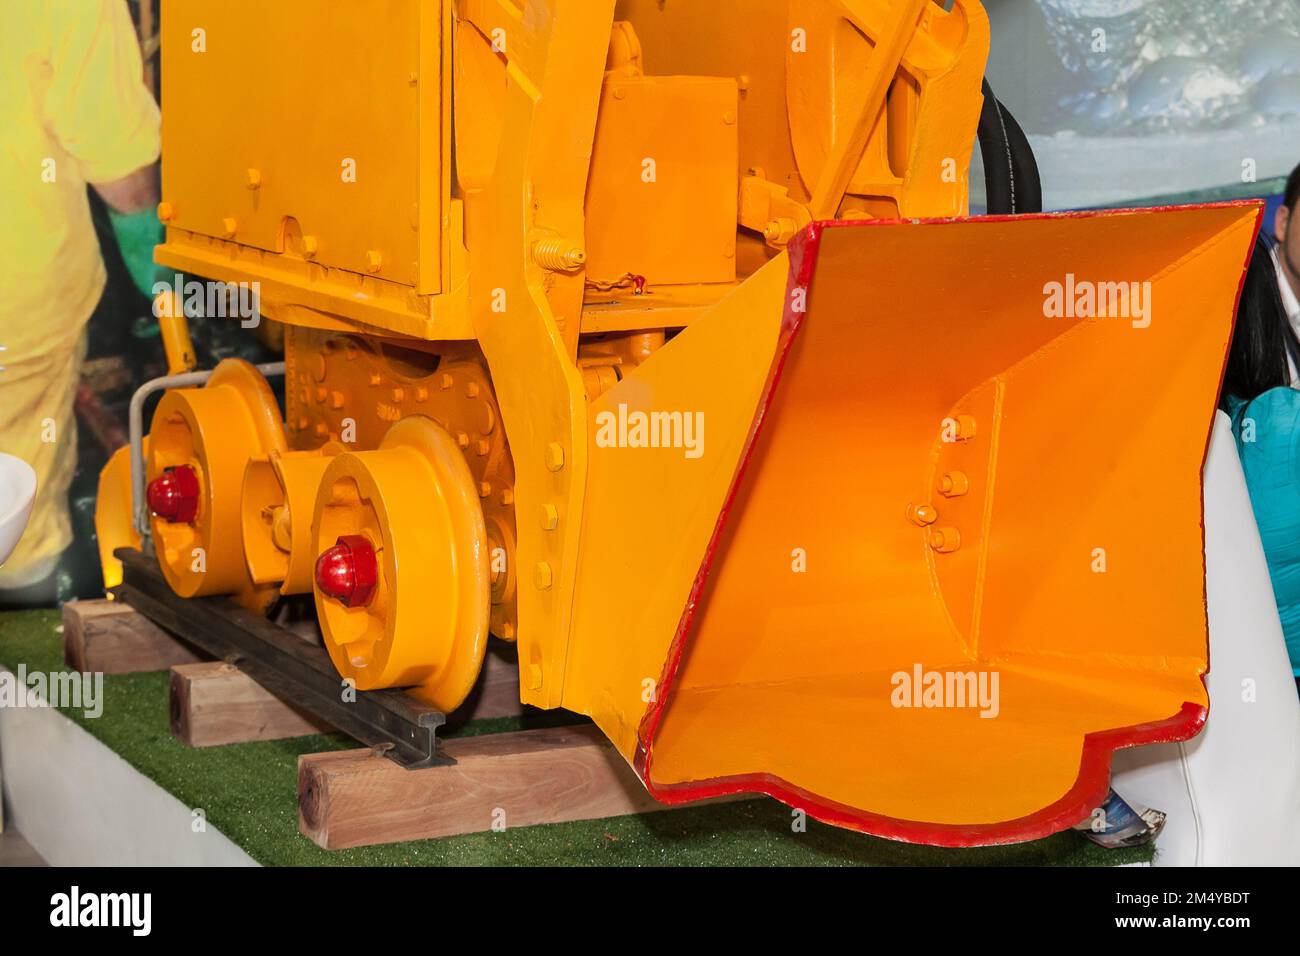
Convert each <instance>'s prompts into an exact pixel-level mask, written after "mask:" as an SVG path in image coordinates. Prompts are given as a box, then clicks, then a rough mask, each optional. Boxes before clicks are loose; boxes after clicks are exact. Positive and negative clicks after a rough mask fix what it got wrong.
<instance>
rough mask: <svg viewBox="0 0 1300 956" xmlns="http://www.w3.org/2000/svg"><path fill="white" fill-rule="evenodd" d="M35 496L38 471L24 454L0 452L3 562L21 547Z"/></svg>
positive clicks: (0, 555)
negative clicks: (20, 540)
mask: <svg viewBox="0 0 1300 956" xmlns="http://www.w3.org/2000/svg"><path fill="white" fill-rule="evenodd" d="M35 500H36V472H34V471H33V470H32V466H31V465H29V464H27V462H25V461H23V460H22V459H21V458H15V457H14V456H13V455H6V454H5V453H4V452H0V564H4V563H5V561H7V560H8V559H9V555H11V554H13V551H14V548H16V547H18V539H19V538H21V537H22V536H23V529H24V528H26V527H27V519H28V518H29V517H31V514H32V502H33V501H35Z"/></svg>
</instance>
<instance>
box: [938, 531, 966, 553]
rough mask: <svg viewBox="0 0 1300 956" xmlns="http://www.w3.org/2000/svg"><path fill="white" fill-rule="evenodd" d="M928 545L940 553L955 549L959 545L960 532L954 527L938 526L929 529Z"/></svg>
mask: <svg viewBox="0 0 1300 956" xmlns="http://www.w3.org/2000/svg"><path fill="white" fill-rule="evenodd" d="M930 547H931V548H933V549H934V550H935V551H938V552H939V553H940V554H947V553H948V552H950V551H956V550H957V549H958V548H960V547H961V532H960V531H958V530H957V529H956V528H938V529H936V530H934V531H931V532H930Z"/></svg>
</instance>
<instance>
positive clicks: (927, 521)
mask: <svg viewBox="0 0 1300 956" xmlns="http://www.w3.org/2000/svg"><path fill="white" fill-rule="evenodd" d="M907 520H908V521H910V522H912V523H913V524H917V525H920V526H921V527H922V528H924V527H926V526H927V525H932V524H934V523H935V522H936V521H938V520H939V512H938V511H936V510H935V508H934V506H933V505H918V504H909V505H908V506H907Z"/></svg>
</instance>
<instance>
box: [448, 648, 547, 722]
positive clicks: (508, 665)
mask: <svg viewBox="0 0 1300 956" xmlns="http://www.w3.org/2000/svg"><path fill="white" fill-rule="evenodd" d="M532 709H533V708H531V707H527V706H525V705H524V704H523V703H521V702H520V700H519V660H518V658H517V656H516V655H515V649H514V648H513V647H498V646H496V642H493V646H490V647H489V648H488V652H487V654H486V655H485V656H484V658H483V673H482V674H481V675H480V676H479V685H478V687H476V688H475V689H474V691H473V693H471V694H470V697H469V700H467V701H466V702H465V703H464V704H463V705H462V709H461V710H457V711H456V712H455V716H456V718H457V719H458V720H461V719H464V720H482V719H484V718H487V717H519V716H522V715H523V714H524V713H525V712H526V711H529V710H532Z"/></svg>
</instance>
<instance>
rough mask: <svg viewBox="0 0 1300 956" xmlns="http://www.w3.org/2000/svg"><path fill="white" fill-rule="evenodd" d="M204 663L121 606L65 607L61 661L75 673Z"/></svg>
mask: <svg viewBox="0 0 1300 956" xmlns="http://www.w3.org/2000/svg"><path fill="white" fill-rule="evenodd" d="M206 659H207V655H205V654H202V653H201V652H199V651H197V650H196V649H194V648H193V647H191V646H190V645H188V644H186V643H185V642H184V641H182V640H180V639H179V638H176V637H173V636H172V635H171V634H169V633H168V632H167V631H165V630H163V629H162V628H161V627H159V626H158V625H157V624H155V623H154V622H153V621H151V620H149V618H147V617H145V616H144V615H143V614H141V613H140V612H138V611H136V610H134V609H133V608H131V607H129V606H128V605H126V604H123V603H122V602H120V601H71V602H69V603H67V604H65V605H63V660H64V662H65V663H66V664H67V665H68V666H69V667H70V668H72V669H73V670H76V671H83V672H87V673H96V672H98V673H103V674H131V673H135V672H137V671H165V670H167V669H168V668H169V667H171V666H172V665H174V664H193V663H194V662H196V661H202V660H206Z"/></svg>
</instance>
